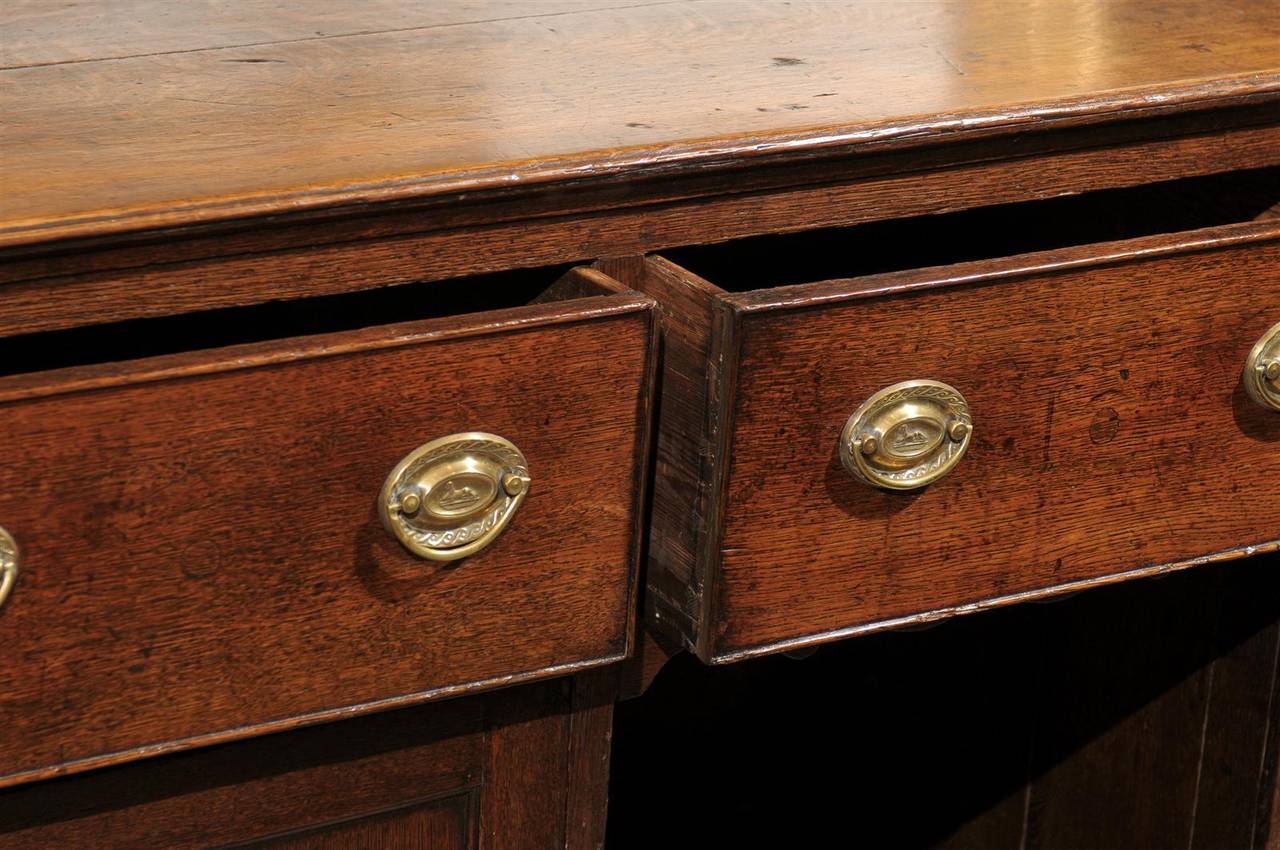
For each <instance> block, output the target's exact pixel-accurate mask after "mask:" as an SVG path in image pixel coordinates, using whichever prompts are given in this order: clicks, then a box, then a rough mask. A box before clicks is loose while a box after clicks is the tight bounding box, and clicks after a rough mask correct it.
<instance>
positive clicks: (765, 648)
mask: <svg viewBox="0 0 1280 850" xmlns="http://www.w3.org/2000/svg"><path fill="white" fill-rule="evenodd" d="M1271 552H1280V539H1277V540H1271V541H1267V542H1265V543H1258V544H1255V545H1252V546H1240V547H1237V548H1233V549H1224V550H1222V551H1220V552H1213V553H1211V554H1208V555H1200V556H1197V557H1194V558H1187V559H1184V560H1181V561H1173V562H1170V563H1166V564H1156V565H1150V566H1144V567H1138V568H1137V569H1133V570H1126V571H1124V572H1119V573H1112V574H1110V575H1106V576H1098V577H1096V578H1089V579H1081V580H1079V581H1072V582H1066V583H1065V584H1058V585H1053V586H1052V587H1045V588H1037V589H1035V590H1028V591H1024V592H1022V593H1012V594H1008V595H1006V596H995V597H992V598H990V599H982V600H979V601H977V602H969V603H965V604H963V605H951V606H947V607H945V608H936V609H934V610H932V611H926V612H924V613H921V614H911V615H909V616H905V617H894V618H892V619H888V620H877V621H874V622H870V623H864V624H862V625H857V626H847V627H845V628H840V629H830V630H828V631H824V632H818V633H815V634H812V635H805V636H804V637H799V638H792V639H788V640H782V641H775V642H772V643H766V644H760V645H757V646H750V647H746V648H743V649H735V650H732V651H728V652H717V653H715V654H714V655H712V656H711V657H709V658H707V659H706V661H707V662H708V663H710V664H714V665H720V664H733V663H735V662H738V661H745V660H747V659H750V658H758V657H760V656H762V655H773V654H776V653H779V652H788V651H791V650H795V649H805V648H808V647H811V646H817V645H819V644H823V643H829V642H831V641H836V640H842V639H844V638H850V637H857V636H859V635H868V634H875V633H876V632H884V631H891V630H893V629H901V628H906V627H910V626H920V625H925V624H928V623H936V622H940V621H943V620H949V619H951V618H953V617H960V616H964V615H966V614H976V613H979V612H982V611H989V610H992V609H995V608H1003V607H1005V606H1007V605H1016V604H1018V603H1021V602H1034V601H1036V600H1040V599H1050V598H1052V597H1055V596H1062V595H1066V594H1071V593H1078V592H1080V591H1082V590H1090V589H1092V588H1095V587H1105V586H1107V585H1111V584H1119V583H1121V582H1125V581H1132V580H1134V579H1141V578H1150V577H1153V576H1160V575H1168V574H1170V573H1175V572H1180V571H1182V570H1186V569H1191V568H1192V567H1202V566H1207V565H1209V564H1218V563H1223V562H1226V561H1235V560H1239V559H1240V558H1250V557H1253V556H1254V555H1265V554H1268V553H1271Z"/></svg>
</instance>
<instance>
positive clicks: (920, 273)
mask: <svg viewBox="0 0 1280 850" xmlns="http://www.w3.org/2000/svg"><path fill="white" fill-rule="evenodd" d="M1278 238H1280V220H1277V219H1262V220H1259V221H1247V222H1241V223H1238V224H1225V225H1214V226H1211V227H1204V228H1199V229H1196V230H1183V231H1177V232H1174V233H1164V234H1157V235H1154V236H1142V237H1138V238H1136V239H1123V240H1117V241H1111V242H1091V243H1088V244H1085V245H1075V246H1071V247H1069V248H1056V249H1052V250H1049V251H1037V252H1033V253H1027V254H1013V255H1010V256H1006V257H997V258H993V259H985V260H973V261H970V262H965V263H955V264H951V265H943V266H928V267H924V268H917V269H906V270H903V271H896V272H886V273H884V274H874V275H867V276H865V277H855V278H841V279H835V280H824V281H816V282H813V283H799V284H793V285H791V286H779V287H774V288H771V289H756V290H751V291H748V292H738V293H728V294H726V295H723V296H721V297H722V298H723V299H724V301H725V302H726V303H728V304H731V305H733V306H734V307H735V308H736V309H737V310H739V311H740V312H741V313H743V314H744V315H747V314H753V313H766V312H772V311H779V310H795V309H805V308H813V307H825V306H829V305H833V304H839V303H841V302H846V301H859V300H863V299H871V298H885V297H893V296H899V295H909V294H912V293H915V292H920V291H928V290H933V289H943V288H949V287H955V286H965V285H980V284H987V283H996V282H1009V281H1014V280H1019V279H1021V278H1026V277H1032V276H1037V275H1044V274H1052V273H1056V272H1066V271H1072V270H1075V269H1080V268H1094V267H1100V266H1115V265H1122V264H1126V263H1134V262H1142V261H1146V260H1152V259H1157V258H1161V257H1168V256H1173V255H1177V254H1189V253H1197V252H1203V251H1215V250H1220V249H1226V248H1234V247H1238V246H1241V245H1250V244H1254V243H1259V242H1267V241H1271V240H1274V239H1278Z"/></svg>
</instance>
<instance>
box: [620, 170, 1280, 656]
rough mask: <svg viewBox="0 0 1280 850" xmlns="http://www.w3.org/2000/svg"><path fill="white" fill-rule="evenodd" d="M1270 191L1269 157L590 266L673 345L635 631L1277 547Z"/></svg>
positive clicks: (869, 612)
mask: <svg viewBox="0 0 1280 850" xmlns="http://www.w3.org/2000/svg"><path fill="white" fill-rule="evenodd" d="M1277 201H1280V172H1278V171H1276V170H1274V169H1273V170H1269V171H1259V172H1253V173H1241V174H1234V175H1226V176H1220V177H1213V178H1204V179H1197V180H1189V181H1180V182H1178V183H1172V184H1167V185H1153V186H1147V187H1142V188H1139V189H1134V190H1123V191H1114V192H1103V193H1098V194H1096V195H1085V196H1080V197H1076V198H1064V199H1057V200H1053V201H1047V202H1037V203H1029V204H1020V205H1014V206H1009V207H993V208H987V209H979V210H974V211H970V212H965V213H956V214H949V215H944V216H935V217H927V218H921V219H914V220H904V221H897V222H883V223H877V224H873V225H867V226H862V227H855V228H849V229H845V230H833V231H822V232H812V233H801V234H796V235H793V236H775V237H767V238H762V239H753V240H742V241H740V242H730V243H725V244H722V245H716V246H701V247H697V248H688V249H679V250H675V251H671V252H666V253H665V254H664V256H662V257H650V258H646V259H645V260H644V261H643V262H642V263H637V262H635V261H629V260H624V261H616V262H608V263H605V264H604V265H603V267H604V268H606V269H611V270H612V271H613V272H614V273H615V274H618V275H620V276H623V278H624V279H627V280H628V281H629V282H630V283H631V284H632V285H634V286H636V287H637V288H641V289H643V290H645V291H647V292H649V293H651V294H652V295H654V296H655V297H656V298H657V299H658V300H659V302H660V303H661V313H662V317H663V318H662V321H663V324H664V327H665V333H666V343H665V351H666V354H665V357H664V362H665V365H664V368H663V375H662V403H661V421H660V432H659V437H658V448H657V467H656V475H655V483H654V487H655V504H654V510H653V530H652V536H651V553H650V565H649V575H648V584H649V593H648V603H647V609H648V610H647V615H648V617H649V618H650V620H651V621H652V622H653V623H654V625H655V627H656V628H658V629H659V630H660V631H663V632H665V633H667V634H669V635H672V636H675V637H677V638H679V639H680V640H682V641H683V642H684V643H685V644H686V645H688V646H689V647H691V648H692V649H694V650H695V651H696V652H697V653H698V655H699V656H701V657H702V658H703V659H705V660H709V661H720V662H723V661H732V660H734V659H737V658H741V657H744V656H748V655H753V654H757V653H763V652H769V651H775V650H780V649H788V648H797V647H800V646H803V645H806V644H811V643H816V642H819V641H823V640H829V639H833V638H837V637H842V636H846V635H850V634H855V633H858V632H861V631H868V630H872V629H879V628H886V627H892V626H896V625H905V624H911V623H918V622H922V621H926V620H931V619H936V618H941V617H945V616H949V615H951V614H955V613H959V612H962V611H966V610H972V609H976V608H980V607H983V606H988V605H995V604H1003V603H1007V602H1013V601H1018V600H1022V599H1029V598H1033V597H1036V596H1041V595H1048V594H1053V593H1059V592H1065V591H1070V590H1076V589H1080V588H1083V587H1087V586H1089V585H1091V584H1095V583H1099V582H1106V581H1114V580H1119V579H1122V578H1127V577H1134V576H1140V575H1147V574H1152V573H1156V572H1160V571H1164V570H1168V569H1174V568H1176V567H1179V566H1186V565H1189V564H1192V563H1197V562H1200V561H1203V560H1211V559H1225V558H1230V557H1235V556H1239V555H1244V554H1248V553H1250V552H1253V551H1258V550H1260V549H1265V548H1275V546H1276V541H1277V540H1278V539H1280V409H1271V408H1270V407H1268V406H1267V405H1266V404H1264V403H1263V402H1264V401H1265V399H1264V398H1255V396H1257V395H1258V393H1257V392H1256V390H1257V386H1255V387H1254V389H1255V392H1254V393H1253V394H1252V395H1251V394H1250V393H1249V392H1248V391H1247V388H1246V386H1245V383H1246V382H1245V381H1243V380H1242V372H1243V371H1244V368H1245V364H1246V361H1247V360H1249V358H1250V357H1251V356H1252V357H1253V360H1252V363H1253V366H1252V367H1251V368H1252V371H1251V372H1250V376H1251V377H1250V380H1254V381H1256V380H1262V379H1265V378H1263V377H1261V376H1260V373H1259V372H1258V371H1257V370H1258V369H1259V368H1262V367H1263V364H1262V363H1261V359H1265V358H1267V357H1270V358H1272V359H1280V325H1278V323H1280V218H1276V217H1274V211H1269V208H1272V207H1273V206H1274V204H1275V203H1276V202H1277ZM917 264H922V265H924V266H926V267H922V268H921V267H916V266H917ZM811 280H816V281H820V282H815V283H804V282H803V281H811ZM1268 334H1270V335H1271V336H1270V337H1268V338H1269V339H1270V340H1271V342H1270V343H1269V347H1268V345H1261V344H1260V340H1262V339H1263V338H1264V337H1266V336H1267V335H1268ZM1267 352H1270V353H1267ZM1260 358H1261V359H1260ZM1272 371H1273V372H1274V371H1275V367H1272ZM903 382H914V383H909V384H903ZM1272 386H1273V388H1274V384H1273V385H1272ZM940 387H942V388H940ZM952 390H954V391H955V392H953V391H952ZM930 481H931V482H932V483H927V486H918V485H922V484H925V483H926V482H930Z"/></svg>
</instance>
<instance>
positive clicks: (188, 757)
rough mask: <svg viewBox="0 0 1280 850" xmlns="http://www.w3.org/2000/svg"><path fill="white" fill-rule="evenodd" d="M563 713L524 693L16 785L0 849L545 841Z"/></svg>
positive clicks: (544, 696) (5, 797)
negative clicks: (483, 839)
mask: <svg viewBox="0 0 1280 850" xmlns="http://www.w3.org/2000/svg"><path fill="white" fill-rule="evenodd" d="M571 710H572V709H571V705H570V699H569V696H568V690H567V688H566V687H565V686H564V683H563V682H548V683H539V684H536V685H529V686H525V687H521V688H515V689H511V690H507V691H502V692H499V693H496V694H492V695H485V696H480V697H474V698H468V699H464V700H454V701H449V702H444V703H440V704H436V705H431V706H420V707H416V708H411V709H403V710H399V711H393V712H387V713H383V714H378V715H374V716H371V717H365V718H358V719H353V720H347V721H343V722H341V723H336V724H329V725H324V726H317V727H314V728H311V729H304V730H297V731H293V732H288V733H285V734H282V735H272V736H266V737H261V738H255V739H253V740H250V741H243V742H238V743H234V744H228V745H224V746H220V747H213V748H207V749H202V750H197V751H193V752H189V753H181V754H177V755H171V756H166V757H164V758H160V759H154V760H146V761H140V762H135V763H132V764H128V765H123V766H118V767H111V768H106V769H104V770H100V771H94V772H90V773H85V774H81V775H78V776H73V777H63V778H60V779H54V780H49V781H45V782H36V783H30V784H27V785H23V786H19V787H16V788H10V789H6V790H4V791H0V847H3V848H4V850H28V848H30V850H46V849H47V848H50V847H58V848H66V850H80V848H84V850H89V848H92V850H115V848H120V850H124V848H137V847H164V848H173V850H182V848H204V847H210V846H219V847H223V846H236V847H242V846H243V847H270V848H291V850H292V848H299V849H301V848H307V850H311V848H316V850H319V849H320V848H324V849H325V850H329V848H333V850H337V848H344V850H345V848H351V850H356V848H370V847H431V848H436V847H441V848H453V847H457V848H474V847H476V846H477V840H478V839H479V838H480V836H481V832H482V828H483V830H486V832H485V835H487V836H488V837H487V839H486V841H485V842H484V843H482V844H481V845H480V846H501V847H539V848H544V847H551V846H559V845H558V844H557V843H556V840H555V836H557V835H558V834H559V831H560V830H561V829H562V827H563V823H564V818H565V811H564V805H563V804H564V795H565V793H566V789H567V788H568V787H569V786H568V782H567V780H566V770H567V769H568V752H569V750H568V746H567V744H568V742H567V740H566V736H565V734H564V730H565V729H566V728H567V724H568V722H569V720H568V717H569V713H570V712H571ZM540 789H544V790H540ZM544 839H545V840H544Z"/></svg>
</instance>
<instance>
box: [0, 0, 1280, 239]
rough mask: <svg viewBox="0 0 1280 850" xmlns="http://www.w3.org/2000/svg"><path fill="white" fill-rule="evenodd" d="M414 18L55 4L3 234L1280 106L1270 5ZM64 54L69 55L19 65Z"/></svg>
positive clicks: (948, 6)
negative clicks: (1272, 101) (1263, 103)
mask: <svg viewBox="0 0 1280 850" xmlns="http://www.w3.org/2000/svg"><path fill="white" fill-rule="evenodd" d="M264 6H265V4H264ZM426 6H427V4H425V3H423V4H414V5H412V6H410V7H406V8H405V9H404V10H403V11H402V12H398V13H396V14H395V15H393V16H391V19H390V21H389V23H391V24H393V26H392V29H399V28H401V27H403V28H404V29H403V30H402V31H390V32H378V31H376V30H378V29H380V28H381V26H382V24H381V23H380V22H379V20H378V19H379V9H381V8H382V7H381V6H379V7H374V8H373V9H370V10H369V11H368V14H369V16H370V17H371V18H372V19H373V20H372V21H371V22H370V23H369V24H367V25H366V26H365V27H363V29H365V30H369V31H370V32H368V33H367V34H360V33H353V34H335V35H330V34H329V33H328V32H327V31H326V30H325V27H326V26H328V25H329V23H330V21H333V22H334V23H336V24H337V26H338V28H339V29H340V30H342V31H343V32H347V31H349V27H350V23H349V21H350V19H351V17H352V16H353V15H354V14H355V13H354V12H350V11H334V10H330V11H322V12H320V13H319V17H318V20H320V21H321V23H320V24H319V25H318V26H317V27H316V30H313V32H315V31H318V32H320V33H322V35H319V36H315V37H307V38H306V39H305V40H296V39H297V38H298V36H296V35H291V34H294V33H296V32H297V31H298V29H299V27H300V26H302V25H303V24H305V22H306V19H307V18H309V17H311V16H312V15H314V14H316V13H314V12H313V11H312V10H311V9H310V7H309V8H308V11H307V12H306V13H305V16H304V15H303V13H300V12H298V11H297V10H293V9H290V8H288V7H270V8H269V9H267V8H262V7H255V8H258V10H259V11H260V12H262V14H259V15H256V16H254V18H253V23H252V24H246V23H245V21H247V20H248V17H247V15H246V16H245V17H241V16H233V15H228V14H225V13H211V14H207V15H202V14H198V13H179V14H171V15H166V16H162V17H161V18H160V19H158V20H156V21H155V22H152V21H151V20H150V19H148V21H147V22H146V23H144V26H147V27H149V29H150V31H151V32H153V33H154V45H155V46H154V48H153V47H150V46H149V41H148V39H147V38H146V37H139V35H140V33H138V32H137V31H135V32H134V33H132V34H131V33H129V32H128V29H129V24H128V23H127V21H128V17H127V15H126V16H124V17H123V18H122V21H121V23H120V24H118V25H117V26H118V28H119V29H121V30H125V31H126V32H125V33H124V34H123V35H124V38H123V44H122V45H121V48H120V49H119V50H114V49H112V48H111V47H110V46H109V45H106V44H103V43H101V42H103V41H105V36H104V35H95V36H93V37H91V38H88V39H86V38H84V37H82V36H81V35H79V34H77V33H78V27H77V23H76V22H77V21H80V20H85V19H87V18H92V17H93V16H94V14H95V12H99V10H102V9H105V6H96V7H95V6H90V7H88V8H86V9H84V10H81V11H75V12H62V13H51V15H52V17H50V18H49V21H50V25H49V26H48V27H42V26H40V25H36V26H30V25H28V26H27V33H26V34H24V33H23V32H22V29H21V23H20V29H19V32H18V33H17V38H16V39H14V41H15V42H16V43H14V44H11V45H8V46H7V47H8V50H10V51H12V52H13V54H14V58H13V59H12V60H9V62H8V63H7V64H10V65H12V66H15V67H10V68H8V69H7V70H3V71H0V75H2V76H3V79H4V85H3V87H2V90H3V92H4V101H3V110H4V112H5V114H6V116H7V117H8V119H9V122H8V132H7V135H6V141H5V148H4V156H3V158H2V161H3V163H4V166H3V167H4V175H3V179H4V180H5V182H6V183H7V184H10V185H16V186H21V187H22V191H18V192H6V193H5V194H4V207H3V212H0V232H2V233H3V239H4V241H5V242H7V243H29V242H32V241H44V240H50V239H55V238H69V237H74V236H84V235H87V234H91V233H94V234H103V233H110V232H122V231H137V230H139V229H150V228H156V227H164V226H170V225H173V224H179V223H181V224H190V223H194V222H202V221H214V220H225V219H228V218H237V217H244V216H249V215H266V214H273V213H278V212H283V211H297V210H300V209H315V208H332V207H334V206H338V205H345V206H351V207H355V206H360V205H364V204H368V203H373V202H378V203H380V202H385V201H391V200H399V199H406V198H422V197H425V196H430V195H440V194H447V193H456V192H462V191H465V192H468V193H483V192H485V191H491V190H499V189H501V188H503V187H508V186H511V185H512V184H514V183H518V184H520V185H528V186H531V185H538V184H549V183H563V182H565V181H568V180H574V179H579V178H582V179H589V180H594V179H604V178H609V177H612V176H616V175H619V174H629V173H634V172H635V171H637V170H640V169H645V168H652V167H663V168H665V167H673V166H674V167H679V168H690V169H699V170H706V169H708V168H715V167H725V166H737V165H740V164H742V163H743V162H748V161H760V160H785V159H788V158H794V157H797V156H804V155H807V154H809V153H812V152H813V151H815V150H833V149H842V150H848V149H850V148H856V147H860V146H872V147H884V146H886V145H889V144H894V143H899V142H901V143H907V144H920V143H921V142H928V141H936V140H940V139H958V138H963V137H965V136H966V135H967V134H970V133H986V132H991V131H996V132H1001V133H1012V132H1017V131H1020V130H1025V129H1027V128H1028V127H1031V126H1035V125H1037V124H1041V123H1045V122H1066V123H1080V122H1085V123H1088V122H1098V121H1102V122H1106V121H1113V120H1116V119H1118V118H1121V117H1124V116H1126V115H1134V114H1138V113H1141V112H1142V111H1143V110H1150V109H1156V110H1161V111H1168V110H1171V109H1199V108H1203V107H1205V106H1208V105H1213V104H1214V103H1218V102H1222V101H1223V100H1224V99H1230V98H1232V97H1240V96H1255V95H1256V96H1265V97H1268V98H1272V97H1274V96H1275V95H1276V94H1277V93H1278V92H1280V47H1278V46H1277V45H1278V44H1280V21H1277V18H1276V16H1275V15H1274V14H1271V12H1272V8H1271V5H1270V3H1269V2H1267V0H1252V2H1251V0H1239V2H1237V3H1234V4H1232V5H1231V6H1229V7H1221V6H1218V5H1211V4H1204V3H1200V2H1192V0H1176V2H1173V3H1169V2H1166V0H1161V2H1159V3H1157V2H1155V0H1133V2H1129V3H1125V4H1123V5H1115V4H1109V3H1102V2H1098V0H1076V2H1070V3H1053V4H1043V5H1038V6H1034V7H1027V8H1024V9H1022V10H1020V11H1019V12H1018V13H1017V14H1011V13H1010V11H1009V9H1008V7H1007V5H1006V4H1004V3H1001V2H998V0H986V2H983V0H975V1H974V2H969V3H965V4H953V3H945V2H922V3H912V4H910V5H908V6H905V7H904V6H902V5H901V4H897V3H887V2H877V3H867V4H855V5H848V6H844V5H842V6H833V5H832V4H830V3H800V2H796V3H792V4H790V5H786V6H781V5H780V6H774V5H769V4H764V5H761V4H752V3H745V2H720V0H711V1H710V2H668V3H635V4H613V5H611V4H607V3H600V4H598V3H587V2H584V3H582V4H568V6H566V3H565V2H564V1H563V0H559V2H556V0H552V2H538V3H526V4H522V5H521V7H520V13H519V15H517V16H511V17H505V16H506V15H508V13H509V11H511V7H510V6H509V5H500V6H498V7H496V8H495V10H494V12H493V15H494V17H492V18H489V19H485V20H475V21H474V22H466V21H465V19H466V18H467V17H468V14H467V9H468V8H469V7H467V6H465V5H464V6H456V7H453V8H443V9H440V10H437V11H428V10H426V9H425V7H426ZM40 8H41V7H40V6H38V5H37V4H35V3H34V2H32V3H30V4H27V5H21V6H20V7H19V8H18V9H17V10H16V12H15V13H14V14H15V19H16V20H17V21H19V22H21V21H23V20H24V19H26V20H28V21H29V20H30V16H31V15H32V14H36V15H39V14H40V12H39V10H40ZM32 10H35V11H34V12H33V11H32ZM99 13H100V12H99ZM384 17H385V16H384ZM433 20H435V21H446V22H451V23H453V24H454V25H449V26H433V25H431V21H433ZM420 22H421V23H420ZM246 26H251V27H252V28H253V29H254V30H256V31H261V34H262V37H263V38H265V39H266V40H267V43H265V44H258V45H253V46H227V47H215V45H221V44H227V45H235V44H240V43H243V38H245V36H246V34H245V33H244V32H243V30H244V28H245V27H246ZM105 32H106V33H110V32H111V30H110V29H107V30H106V31H105ZM656 34H661V37H660V38H656V37H655V35H656ZM291 39H293V40H291ZM60 41H66V42H67V46H66V47H65V48H59V47H57V46H51V45H56V44H57V43H58V42H60ZM86 42H87V43H86ZM126 51H127V54H128V55H122V54H124V53H125V52H126ZM148 53H157V54H159V55H146V54H148ZM98 56H101V57H102V58H90V57H98ZM673 56H676V57H688V59H687V60H685V61H671V57H673ZM59 57H73V58H75V61H66V60H65V59H62V60H60V58H59ZM49 61H52V62H60V64H36V65H35V66H32V64H33V62H37V63H38V62H49ZM513 69H516V70H514V71H513ZM566 114H572V115H574V116H576V118H575V119H574V120H570V121H565V120H563V116H564V115H566Z"/></svg>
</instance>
